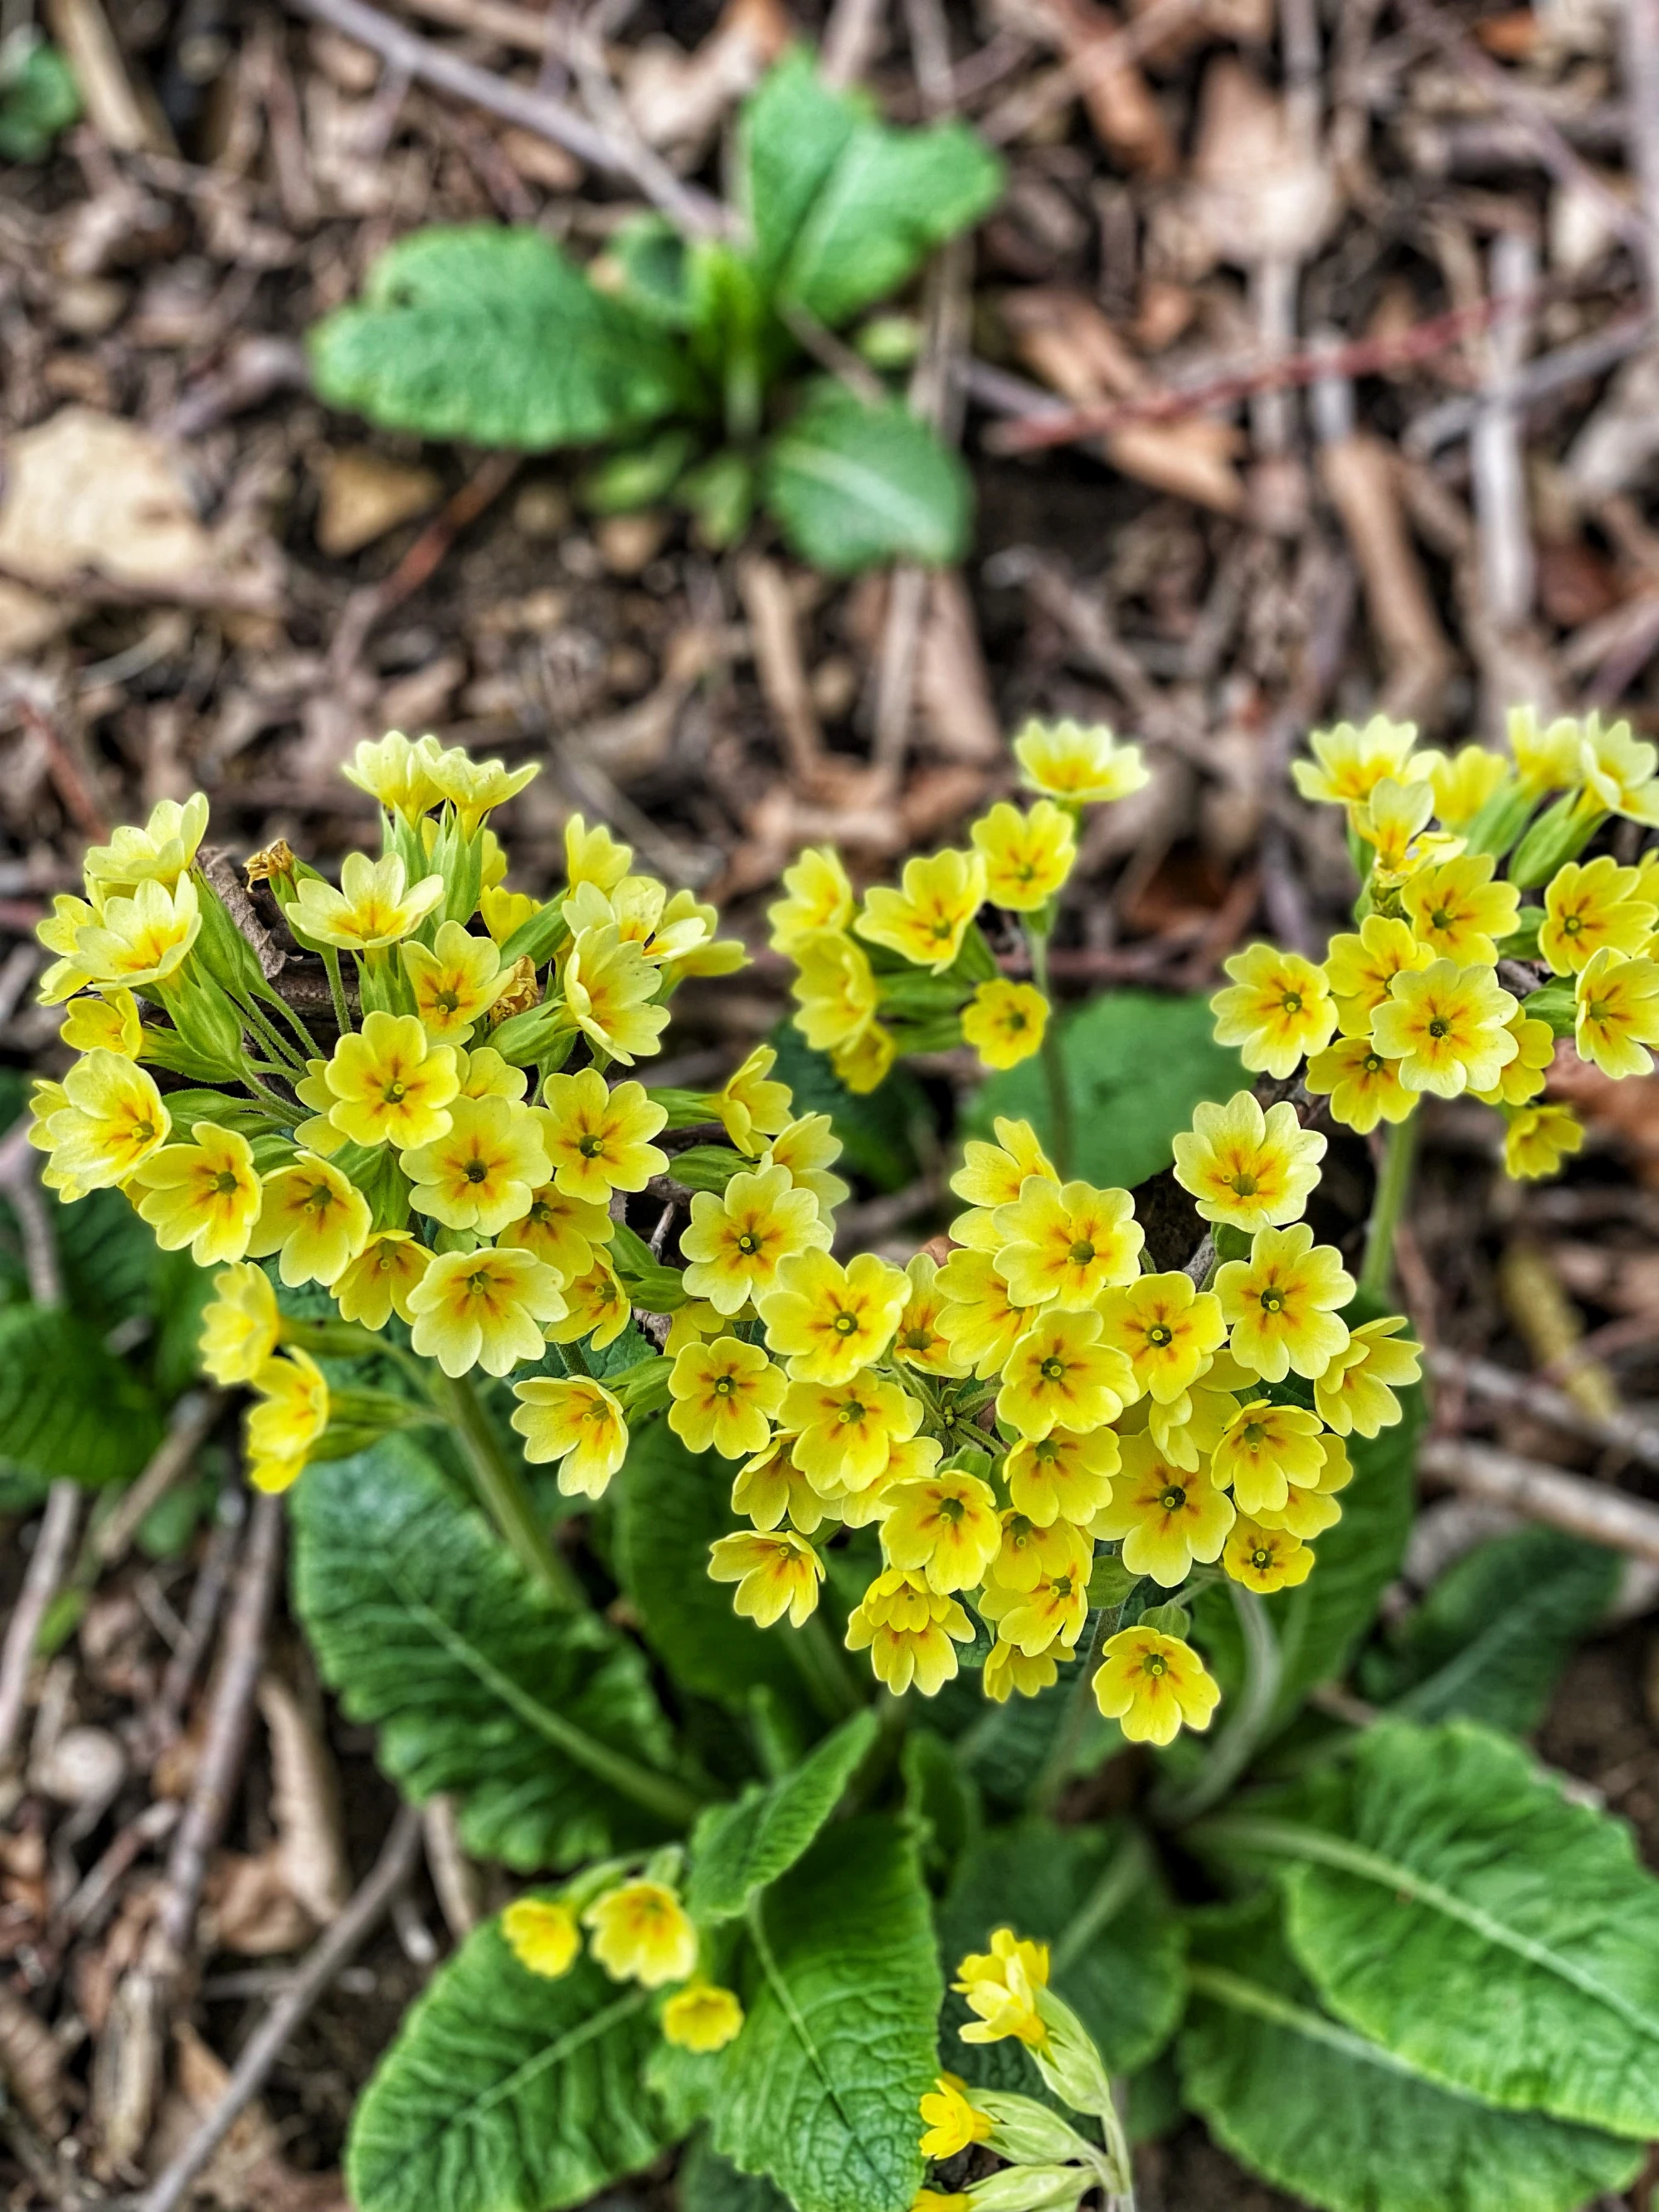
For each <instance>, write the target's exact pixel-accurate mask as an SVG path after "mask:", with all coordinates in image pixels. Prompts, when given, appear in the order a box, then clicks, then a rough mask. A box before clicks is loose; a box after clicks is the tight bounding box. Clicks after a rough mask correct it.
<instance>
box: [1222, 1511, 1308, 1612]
mask: <svg viewBox="0 0 1659 2212" xmlns="http://www.w3.org/2000/svg"><path fill="white" fill-rule="evenodd" d="M1221 1564H1222V1565H1223V1566H1224V1567H1225V1569H1226V1571H1227V1572H1228V1574H1229V1575H1230V1576H1231V1578H1232V1580H1233V1581H1234V1582H1236V1583H1243V1585H1244V1587H1245V1589H1253V1590H1255V1592H1256V1593H1257V1595H1259V1596H1261V1597H1269V1596H1271V1595H1272V1594H1273V1591H1274V1590H1282V1589H1295V1588H1296V1586H1297V1583H1305V1582H1306V1581H1307V1579H1308V1577H1309V1576H1310V1574H1311V1573H1312V1572H1313V1565H1314V1555H1313V1553H1311V1552H1310V1550H1309V1549H1308V1547H1307V1546H1306V1545H1305V1544H1304V1542H1303V1541H1302V1540H1301V1538H1300V1537H1298V1536H1293V1535H1292V1534H1291V1532H1290V1530H1289V1529H1288V1528H1264V1527H1263V1526H1262V1524H1261V1522H1259V1521H1249V1520H1242V1519H1241V1520H1240V1521H1238V1522H1237V1523H1236V1524H1235V1526H1234V1528H1233V1532H1232V1534H1231V1536H1229V1537H1228V1539H1227V1548H1226V1550H1225V1552H1224V1553H1222V1555H1221Z"/></svg>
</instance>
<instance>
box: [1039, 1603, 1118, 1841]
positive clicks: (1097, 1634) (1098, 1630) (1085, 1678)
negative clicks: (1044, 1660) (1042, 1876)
mask: <svg viewBox="0 0 1659 2212" xmlns="http://www.w3.org/2000/svg"><path fill="white" fill-rule="evenodd" d="M1105 1635H1106V1614H1105V1612H1104V1611H1102V1612H1101V1613H1098V1614H1097V1616H1096V1620H1095V1630H1094V1634H1093V1635H1092V1636H1091V1638H1089V1648H1088V1650H1087V1651H1086V1652H1085V1655H1084V1658H1083V1664H1082V1666H1081V1668H1079V1671H1078V1678H1077V1680H1076V1681H1075V1682H1074V1683H1073V1686H1072V1696H1071V1701H1070V1703H1069V1704H1068V1705H1067V1706H1066V1711H1065V1712H1064V1713H1063V1714H1062V1715H1061V1717H1060V1726H1059V1728H1058V1729H1055V1731H1054V1741H1053V1743H1051V1744H1050V1745H1049V1747H1048V1757H1047V1758H1046V1759H1044V1760H1043V1762H1042V1767H1041V1769H1040V1770H1039V1771H1038V1774H1037V1778H1036V1781H1035V1782H1034V1783H1033V1784H1032V1785H1031V1806H1032V1809H1033V1810H1034V1811H1036V1812H1038V1813H1052V1812H1053V1810H1054V1806H1055V1804H1056V1802H1058V1800H1059V1797H1060V1792H1061V1790H1064V1789H1065V1787H1066V1784H1067V1783H1068V1782H1069V1781H1070V1780H1071V1778H1072V1761H1073V1759H1075V1758H1076V1757H1077V1753H1078V1747H1079V1745H1080V1744H1081V1743H1082V1741H1083V1736H1084V1731H1085V1729H1086V1728H1087V1727H1088V1724H1089V1707H1090V1704H1091V1700H1092V1697H1093V1691H1094V1677H1095V1661H1096V1660H1097V1658H1098V1656H1100V1647H1101V1644H1103V1641H1104V1640H1105Z"/></svg>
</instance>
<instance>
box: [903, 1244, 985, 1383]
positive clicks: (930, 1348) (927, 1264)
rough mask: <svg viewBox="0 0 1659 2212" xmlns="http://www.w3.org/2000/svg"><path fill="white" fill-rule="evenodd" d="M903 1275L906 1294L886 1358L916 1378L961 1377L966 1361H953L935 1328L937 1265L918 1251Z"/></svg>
mask: <svg viewBox="0 0 1659 2212" xmlns="http://www.w3.org/2000/svg"><path fill="white" fill-rule="evenodd" d="M904 1273H905V1275H906V1277H907V1278H908V1281H909V1285H910V1294H909V1296H908V1298H907V1299H906V1300H905V1304H904V1318H903V1320H902V1322H900V1323H899V1327H898V1334H897V1335H896V1336H895V1338H894V1339H893V1348H892V1352H891V1355H890V1356H891V1357H892V1358H894V1359H896V1360H897V1361H898V1362H899V1364H901V1365H902V1366H904V1367H914V1368H915V1370H916V1372H917V1373H918V1374H920V1375H938V1376H962V1375H965V1374H966V1373H967V1372H968V1367H967V1364H966V1362H965V1361H963V1360H960V1359H958V1358H957V1357H956V1356H955V1354H954V1353H953V1352H951V1344H950V1340H949V1338H948V1337H947V1336H946V1335H945V1332H944V1330H943V1329H942V1328H940V1327H939V1315H940V1314H941V1312H942V1311H943V1310H944V1307H945V1292H944V1291H943V1290H942V1289H941V1287H940V1285H939V1265H938V1262H937V1261H934V1260H933V1259H932V1258H930V1256H929V1255H927V1253H926V1252H918V1253H917V1254H916V1255H915V1258H914V1259H913V1260H911V1261H908V1263H907V1264H906V1267H905V1270H904Z"/></svg>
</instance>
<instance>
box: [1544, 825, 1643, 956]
mask: <svg viewBox="0 0 1659 2212" xmlns="http://www.w3.org/2000/svg"><path fill="white" fill-rule="evenodd" d="M1641 882H1642V873H1641V871H1640V869H1638V868H1621V867H1620V865H1619V863H1618V862H1617V860H1614V859H1613V857H1612V855H1611V854H1607V853H1603V854H1600V855H1599V856H1598V857H1597V858H1596V859H1595V860H1584V861H1579V860H1569V861H1568V862H1567V863H1566V865H1565V866H1564V867H1560V868H1558V869H1557V870H1556V872H1555V874H1554V875H1553V877H1552V878H1551V879H1550V881H1549V883H1548V884H1547V885H1546V886H1545V889H1544V920H1543V921H1542V923H1541V925H1540V927H1539V931H1538V950H1539V951H1540V952H1541V954H1542V956H1543V957H1544V958H1545V959H1546V960H1547V961H1548V963H1549V964H1550V966H1551V967H1552V969H1554V971H1555V973H1556V974H1557V975H1577V973H1578V971H1579V970H1580V969H1582V968H1584V967H1587V966H1588V965H1589V961H1590V959H1591V957H1593V955H1595V953H1597V952H1599V951H1601V949H1602V947H1603V946H1606V947H1607V949H1608V950H1609V951H1613V952H1620V953H1623V954H1624V955H1625V956H1626V957H1627V958H1628V957H1632V956H1634V955H1635V954H1637V953H1638V952H1644V951H1646V950H1647V947H1648V945H1649V943H1650V940H1651V939H1652V936H1653V927H1654V923H1655V921H1656V920H1659V907H1655V906H1654V905H1652V904H1651V903H1650V902H1649V901H1648V900H1646V899H1644V897H1642V896H1641V892H1640V885H1641Z"/></svg>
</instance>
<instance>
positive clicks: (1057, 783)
mask: <svg viewBox="0 0 1659 2212" xmlns="http://www.w3.org/2000/svg"><path fill="white" fill-rule="evenodd" d="M1014 758H1015V759H1016V760H1017V761H1018V763H1019V767H1020V781H1021V782H1022V783H1023V784H1024V786H1025V787H1026V789H1027V790H1028V791H1040V792H1042V793H1045V794H1046V795H1047V796H1048V798H1050V799H1064V800H1065V801H1066V804H1067V805H1072V806H1101V805H1108V804H1109V802H1110V801H1111V800H1113V799H1127V797H1128V795H1129V793H1131V792H1132V791H1139V790H1140V789H1141V788H1142V787H1143V786H1144V785H1146V784H1147V783H1149V782H1150V781H1152V776H1151V773H1150V771H1149V770H1148V769H1147V766H1146V761H1145V759H1144V758H1143V757H1142V755H1141V750H1140V747H1139V745H1121V744H1119V743H1118V742H1117V739H1116V738H1115V736H1114V735H1113V733H1112V732H1111V731H1110V730H1109V728H1108V727H1107V726H1106V724H1105V723H1104V722H1073V721H1070V720H1066V721H1060V722H1042V721H1038V720H1036V717H1035V716H1033V718H1032V719H1031V720H1030V721H1029V722H1027V723H1026V724H1025V725H1024V727H1023V728H1022V729H1021V730H1020V731H1019V732H1018V735H1017V736H1016V737H1015V738H1014Z"/></svg>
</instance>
